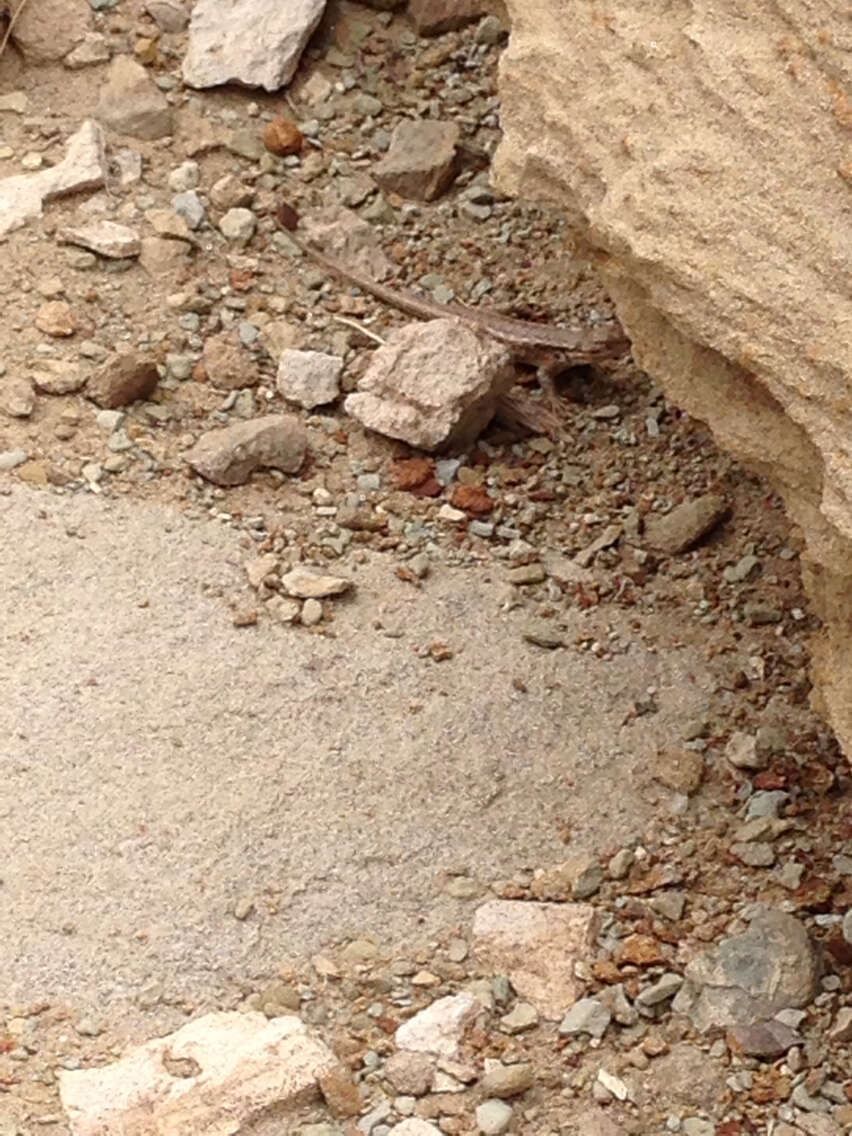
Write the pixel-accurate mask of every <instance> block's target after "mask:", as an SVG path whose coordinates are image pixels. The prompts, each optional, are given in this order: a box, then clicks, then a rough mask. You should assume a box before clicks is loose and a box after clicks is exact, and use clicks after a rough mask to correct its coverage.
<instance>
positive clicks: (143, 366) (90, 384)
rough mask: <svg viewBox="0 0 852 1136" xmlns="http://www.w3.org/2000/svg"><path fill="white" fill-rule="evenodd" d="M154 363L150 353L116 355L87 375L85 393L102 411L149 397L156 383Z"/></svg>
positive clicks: (158, 377)
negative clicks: (147, 354)
mask: <svg viewBox="0 0 852 1136" xmlns="http://www.w3.org/2000/svg"><path fill="white" fill-rule="evenodd" d="M159 379H160V374H159V371H158V370H157V362H156V360H155V359H154V358H152V357H151V356H145V355H137V354H136V353H135V352H134V353H132V354H129V355H116V356H115V357H114V358H113V359H110V360H109V361H108V362H106V363H104V364H103V365H102V366H101V367H99V368H98V370H97V371H95V373H94V374H92V375H90V376H89V378H88V380H87V381H86V394H87V395H88V396H89V398H90V399H91V400H92V402H96V403H97V404H98V406H102V407H103V408H104V409H105V410H114V409H115V408H116V407H119V406H128V405H129V404H130V403H131V402H136V401H137V400H138V399H145V398H150V397H151V395H152V394H153V393H154V390H155V389H156V386H157V383H158V382H159Z"/></svg>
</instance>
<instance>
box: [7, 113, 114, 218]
mask: <svg viewBox="0 0 852 1136" xmlns="http://www.w3.org/2000/svg"><path fill="white" fill-rule="evenodd" d="M105 168H106V159H105V158H104V136H103V131H102V130H101V128H100V127H99V126H98V124H97V123H96V122H92V120H91V119H87V120H86V122H84V123H83V125H82V126H81V127H80V129H79V130H78V131H77V133H76V134H72V136H71V137H70V138H69V139H68V146H67V148H66V150H65V157H64V158H63V159H62V161H61V162H59V163H57V165H55V166H49V167H48V168H47V169H46V170H40V171H39V172H38V173H37V174H15V175H14V176H13V177H8V178H4V179H3V180H2V181H0V240H2V239H3V237H5V236H6V234H7V233H11V232H12V230H13V229H20V228H21V226H22V225H25V224H26V223H27V221H29V220H31V219H32V218H33V217H40V216H41V209H42V204H43V202H45V201H50V200H51V199H52V198H54V197H62V196H63V195H64V194H66V193H75V192H78V191H82V190H84V189H97V188H98V187H99V186H101V185H103V183H104V171H105Z"/></svg>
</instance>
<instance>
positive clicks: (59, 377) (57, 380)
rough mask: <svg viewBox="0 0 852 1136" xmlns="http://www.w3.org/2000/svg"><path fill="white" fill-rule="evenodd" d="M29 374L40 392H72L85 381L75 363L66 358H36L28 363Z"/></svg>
mask: <svg viewBox="0 0 852 1136" xmlns="http://www.w3.org/2000/svg"><path fill="white" fill-rule="evenodd" d="M29 375H30V379H31V380H32V384H33V386H34V387H35V389H36V390H37V391H40V392H41V393H42V394H72V393H73V392H74V391H77V390H79V389H80V387H81V386H82V385H83V383H84V382H85V381H86V377H85V375H84V374H83V373H82V371H81V370H80V368H79V367H78V366H77V364H76V363H72V362H70V361H68V360H67V359H36V360H34V361H33V362H32V363H31V364H30V370H29Z"/></svg>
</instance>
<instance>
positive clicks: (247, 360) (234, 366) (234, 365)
mask: <svg viewBox="0 0 852 1136" xmlns="http://www.w3.org/2000/svg"><path fill="white" fill-rule="evenodd" d="M201 358H202V362H203V363H204V370H205V372H206V373H207V378H208V381H209V382H210V385H211V386H214V387H215V388H216V389H217V390H242V389H243V388H244V387H254V386H257V384H258V382H259V381H260V372H259V371H258V369H257V364H256V363H255V362H254V360H253V359H252V358H251V356H250V355H249V353H248V352H247V351H246V350H245V348H243V347H240V346H239V344H237V343H234V342H233V341H232V340H231V339H230V338H229V337H228V336H227V335H211V336H210V337H209V338H208V339H206V340H205V341H204V348H203V351H202V354H201Z"/></svg>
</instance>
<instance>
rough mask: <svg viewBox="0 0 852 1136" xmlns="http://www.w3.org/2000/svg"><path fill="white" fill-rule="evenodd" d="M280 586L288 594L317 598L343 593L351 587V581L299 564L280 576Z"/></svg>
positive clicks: (303, 597) (300, 597)
mask: <svg viewBox="0 0 852 1136" xmlns="http://www.w3.org/2000/svg"><path fill="white" fill-rule="evenodd" d="M281 587H282V588H283V590H284V592H285V594H286V595H288V596H295V597H296V598H298V599H317V600H318V599H326V598H327V597H329V596H340V595H343V593H344V592H348V591H349V589H350V588H351V587H352V581H351V580H347V579H346V578H345V577H343V576H331V575H328V574H322V573H320V572H316V571H312V570H311V569H310V568H305V567H303V566H299V567H297V568H293V569H291V570H290V571H289V572H287V573H285V574H284V575H283V576H282V577H281Z"/></svg>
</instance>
